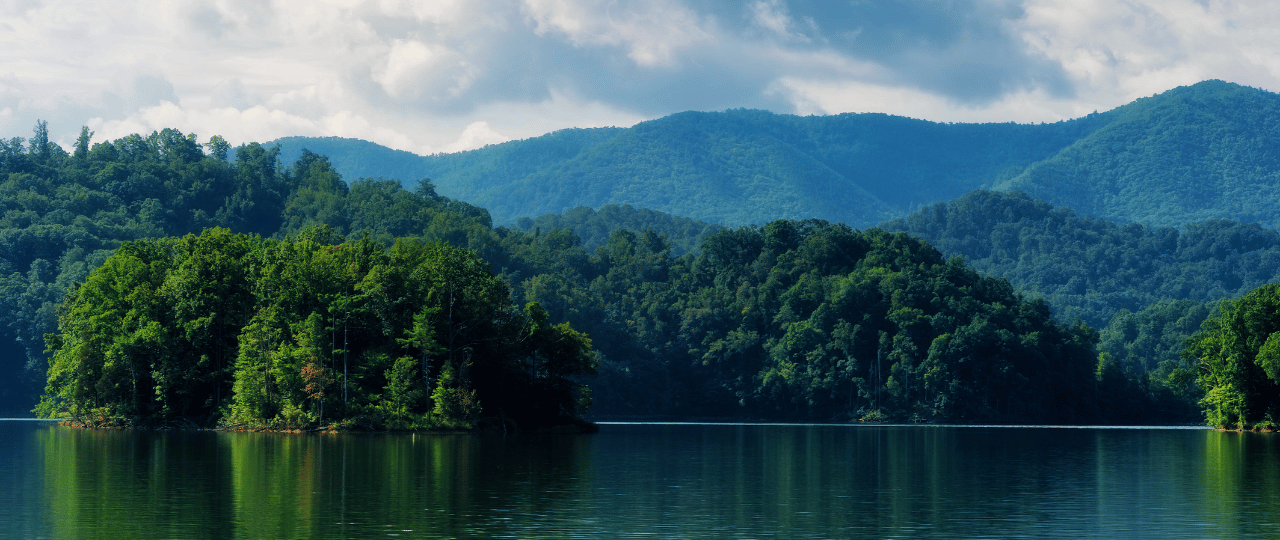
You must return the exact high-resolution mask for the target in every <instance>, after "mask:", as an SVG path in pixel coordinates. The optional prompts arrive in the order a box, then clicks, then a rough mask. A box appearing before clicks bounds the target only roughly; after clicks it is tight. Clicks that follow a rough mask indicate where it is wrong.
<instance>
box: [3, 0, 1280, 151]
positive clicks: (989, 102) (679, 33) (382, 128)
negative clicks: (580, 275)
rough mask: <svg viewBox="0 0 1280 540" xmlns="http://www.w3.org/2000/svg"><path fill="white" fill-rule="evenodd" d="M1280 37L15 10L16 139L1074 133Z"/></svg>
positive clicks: (626, 17)
mask: <svg viewBox="0 0 1280 540" xmlns="http://www.w3.org/2000/svg"><path fill="white" fill-rule="evenodd" d="M815 6H816V7H815ZM1019 7H1021V9H1019ZM894 9H898V10H900V11H901V12H898V11H893V10H894ZM858 10H864V11H866V10H871V11H869V12H867V13H871V14H872V15H875V16H878V17H881V19H877V20H876V21H879V22H885V21H887V22H888V23H890V25H891V26H892V24H898V25H900V26H893V27H892V28H889V29H888V30H884V25H883V24H881V25H880V26H876V25H875V24H872V23H871V22H867V21H863V20H861V19H858V18H857V17H859V16H861V15H859V14H860V13H863V12H862V11H858ZM877 10H879V11H877ZM913 17H914V18H913ZM969 19H975V20H979V19H980V20H979V22H978V23H974V24H968V23H965V21H967V20H969ZM876 21H872V22H876ZM894 21H898V22H894ZM901 21H909V22H905V23H904V22H901ZM956 21H960V22H956ZM877 24H879V23H877ZM901 25H908V26H901ZM910 25H915V26H910ZM1275 28H1280V4H1276V3H1271V2H1266V1H1262V0H1244V1H1220V0H1207V1H1199V2H1197V1H1192V0H1117V1H1103V0H1079V1H1071V2H1067V1H1065V0H1025V1H1022V2H1020V3H1019V2H1015V1H1014V0H1008V1H1006V0H993V1H988V0H956V1H953V2H945V3H938V2H930V1H928V0H920V2H918V3H917V2H905V3H892V4H888V3H883V4H882V3H862V4H852V3H825V4H824V3H812V2H810V3H800V2H790V3H788V2H787V1H786V0H752V1H750V2H739V1H731V0H708V1H707V2H693V1H691V0H651V1H647V2H646V1H639V0H469V1H468V0H432V1H415V0H272V1H266V2H264V1H260V0H202V1H195V0H180V1H173V2H154V1H151V2H143V1H132V2H131V1H120V2H111V3H95V2H75V1H72V0H47V1H41V2H37V1H32V2H25V3H15V2H7V3H0V47H3V50H5V51H6V54H5V55H3V56H2V57H0V131H2V132H0V137H13V136H23V137H26V136H30V132H31V131H30V130H31V126H32V125H34V123H35V121H36V119H43V120H47V121H49V127H50V130H51V136H52V137H53V138H54V139H55V140H57V141H59V142H63V143H67V142H69V141H72V140H74V139H75V137H76V135H78V133H79V128H80V126H81V125H89V126H90V128H91V129H93V130H95V131H96V132H97V134H96V135H95V139H96V140H103V139H106V138H115V137H120V136H124V135H127V134H129V133H133V132H150V131H151V130H158V129H163V128H166V127H173V128H177V129H181V130H183V131H184V132H195V133H197V134H198V135H199V136H200V137H201V138H202V139H204V138H207V137H208V136H210V135H213V134H220V135H222V136H224V137H226V138H227V139H228V140H230V141H233V142H237V143H238V142H247V141H254V140H256V141H265V140H270V139H273V138H276V137H280V136H285V135H313V136H329V135H335V136H344V137H359V138H364V139H368V140H373V141H375V142H378V143H381V144H385V145H388V146H392V147H394V148H399V149H405V150H410V151H415V152H419V153H430V152H438V151H452V150H461V149H467V148H470V147H475V146H482V145H484V144H491V143H494V142H500V141H502V140H509V139H520V138H527V137H533V136H537V135H541V134H543V133H546V132H550V131H554V130H556V129H561V128H566V127H592V126H607V125H619V126H627V125H632V124H634V123H636V122H638V121H641V120H645V119H649V118H653V117H656V116H661V115H665V114H670V113H675V112H679V111H681V110H685V109H689V108H697V109H703V110H715V109H725V108H731V107H742V106H746V107H767V108H771V109H773V110H775V111H777V112H801V113H839V112H852V111H857V112H888V113H893V114H900V115H904V116H911V117H917V118H926V119H930V120H939V121H1009V120H1013V121H1028V122H1029V121H1053V120H1057V119H1064V118H1071V117H1075V116H1079V115H1082V114H1086V113H1088V112H1092V111H1093V110H1095V109H1096V110H1106V109H1109V108H1112V107H1115V106H1118V105H1122V104H1124V103H1126V102H1128V101H1131V100H1132V99H1135V98H1137V97H1142V96H1147V95H1151V94H1153V93H1157V92H1162V91H1164V90H1168V89H1169V88H1171V87H1173V86H1178V85H1184V84H1191V83H1194V82H1197V81H1199V80H1203V79H1206V78H1221V79H1225V80H1229V81H1233V82H1238V83H1242V84H1247V85H1251V86H1256V87H1261V88H1266V89H1278V88H1280V42H1278V41H1276V40H1275V39H1274V38H1273V37H1272V36H1273V34H1274V33H1275V30H1274V29H1275ZM864 29H865V30H866V31H863V30H864ZM904 32H905V33H904ZM975 32H994V33H995V34H998V35H995V34H993V35H995V37H992V38H990V39H986V38H984V37H983V36H974V35H970V34H973V33H975ZM904 36H905V37H904ZM875 40H880V41H875ZM922 43H923V45H921V44H922ZM894 47H898V49H894V50H895V51H896V52H894V53H893V54H880V53H879V52H878V51H884V50H889V49H892V48H894ZM1006 64H1009V65H1006ZM955 65H961V67H960V68H956V67H955ZM1018 70H1023V71H1021V72H1019V71H1018ZM1035 70H1040V71H1035ZM939 71H946V73H938V72H939ZM1045 73H1048V75H1045ZM993 77H1006V78H1005V79H1002V80H1000V81H997V82H996V83H992V84H987V83H988V82H989V81H988V79H989V78H993ZM1055 77H1056V79H1055ZM1055 84H1056V85H1058V86H1054V85H1055ZM975 88H978V90H975ZM975 96H976V97H975Z"/></svg>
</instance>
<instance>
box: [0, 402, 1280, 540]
mask: <svg viewBox="0 0 1280 540" xmlns="http://www.w3.org/2000/svg"><path fill="white" fill-rule="evenodd" d="M0 509H3V510H0V536H3V537H6V538H8V537H15V538H384V537H397V536H399V537H407V538H451V537H456V538H503V537H507V538H631V537H638V538H892V537H904V538H1080V537H1097V538H1126V537H1133V538H1275V537H1277V535H1280V528H1278V527H1277V525H1278V524H1277V520H1280V434H1256V433H1244V434H1241V433H1217V432H1213V431H1208V430H1202V429H1105V428H1099V429H1091V428H1033V427H1028V428H1009V427H935V426H827V425H820V426H805V425H670V424H668V425H658V424H627V425H603V426H602V427H601V430H600V433H597V434H594V435H576V436H550V435H547V436H516V437H505V438H504V437H501V436H473V435H429V436H423V435H417V436H413V435H387V434H372V435H371V434H348V435H316V434H307V435H279V434H242V433H214V432H137V431H97V430H78V429H70V428H63V427H58V426H54V425H50V424H47V423H40V422H30V421H27V422H23V421H0Z"/></svg>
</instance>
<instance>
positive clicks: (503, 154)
mask: <svg viewBox="0 0 1280 540" xmlns="http://www.w3.org/2000/svg"><path fill="white" fill-rule="evenodd" d="M618 131H620V128H592V129H562V130H559V131H555V132H552V133H548V134H546V135H543V136H541V137H534V138H532V139H525V140H522V141H510V142H505V143H502V144H494V145H489V146H485V147H484V148H478V149H475V150H468V151H466V152H458V153H454V154H433V155H429V156H420V155H418V154H414V153H412V152H405V151H403V150H392V149H390V148H387V147H385V146H381V145H378V144H376V143H371V142H368V141H363V140H360V139H344V138H341V137H284V138H281V139H276V140H275V141H272V142H270V143H267V145H268V146H269V145H272V144H278V145H280V160H281V162H283V163H293V162H294V161H296V160H297V159H298V156H300V155H301V154H302V150H303V149H307V150H310V151H312V152H315V153H317V154H320V155H323V156H328V157H329V161H330V162H331V163H333V166H334V168H335V169H337V170H338V172H339V173H340V174H342V176H343V178H345V179H346V180H347V181H348V182H354V181H355V180H359V179H361V178H379V177H380V178H385V179H395V180H400V181H401V182H403V183H404V185H405V187H406V188H408V189H413V187H414V185H415V184H416V183H417V182H418V181H419V180H422V179H423V178H430V179H431V180H432V182H433V183H434V184H435V185H436V186H437V187H438V188H439V189H440V192H441V193H445V194H448V195H449V196H452V197H455V198H461V199H465V198H466V195H467V194H470V193H471V192H474V191H477V190H482V189H484V188H486V187H492V186H502V185H507V184H510V183H512V182H515V181H517V180H519V179H521V178H524V177H525V176H528V175H530V174H532V173H534V172H537V171H538V170H540V169H543V168H546V167H549V166H554V165H556V164H558V163H561V162H563V161H565V160H568V159H570V158H573V157H574V156H576V155H578V154H579V153H580V152H581V151H582V150H583V149H584V148H587V147H590V146H592V145H594V144H597V143H599V142H600V141H602V140H605V139H607V138H609V137H611V136H613V135H614V134H615V133H617V132H618Z"/></svg>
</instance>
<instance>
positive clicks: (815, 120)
mask: <svg viewBox="0 0 1280 540" xmlns="http://www.w3.org/2000/svg"><path fill="white" fill-rule="evenodd" d="M1107 118H1108V116H1107V115H1105V114H1103V115H1093V116H1090V117H1088V118H1083V119H1078V120H1072V121H1070V122H1059V123H1056V124H1047V125H1018V124H941V123H935V122H927V121H923V120H913V119H909V118H902V117H895V116H888V115H883V114H843V115H837V116H823V117H817V116H810V117H799V116H792V115H777V114H772V113H768V112H764V111H753V110H732V111H725V112H718V113H702V112H686V113H680V114H676V115H672V116H668V117H665V118H661V119H658V120H653V121H650V122H642V123H640V124H637V125H636V126H633V127H631V128H626V129H619V128H603V129H566V130H561V131H557V132H554V133H550V134H548V135H544V136H542V137H536V138H533V139H528V140H523V141H512V142H507V143H503V144H498V145H491V146H487V147H485V148H481V149H478V150H472V151H469V152H461V153H457V154H443V155H434V156H425V157H417V158H416V159H414V157H413V156H412V155H406V154H407V153H403V152H395V151H390V150H387V151H384V152H381V153H379V152H374V151H371V150H370V148H369V147H368V144H369V143H366V142H364V141H356V140H351V139H335V138H327V139H309V138H303V137H293V138H287V139H281V140H279V141H276V142H278V143H279V144H280V145H281V156H282V158H283V159H284V160H286V162H287V160H288V159H291V158H292V157H293V156H295V155H298V154H300V152H301V150H302V149H303V148H307V149H309V150H311V151H313V152H316V153H319V154H323V155H328V156H330V159H331V161H332V162H333V163H334V166H335V168H337V169H338V170H339V171H340V172H341V173H342V174H343V176H344V177H346V178H348V179H355V178H361V177H367V176H382V177H388V178H396V179H400V180H404V181H406V182H410V183H411V182H412V181H414V180H418V179H421V178H431V179H432V181H433V182H434V183H435V186H436V188H437V191H438V192H439V193H440V194H442V195H446V196H449V197H452V198H455V199H460V200H465V201H468V202H470V203H472V204H476V205H478V206H482V207H484V208H486V209H488V210H489V211H490V213H491V214H492V215H493V219H494V222H495V223H498V224H506V223H512V222H514V221H515V220H516V219H518V218H520V217H528V216H536V215H542V214H558V213H562V212H564V211H566V210H568V209H570V208H574V207H577V206H587V207H592V208H598V207H601V206H604V205H606V204H629V205H632V206H634V207H637V208H649V209H653V210H658V211H661V212H665V213H670V214H675V215H681V216H688V217H691V218H694V219H699V220H704V221H709V222H714V223H719V224H724V225H741V224H748V223H764V222H766V221H769V220H772V219H776V218H797V219H799V218H812V217H817V218H820V219H825V220H829V221H838V222H846V223H849V224H851V225H854V226H858V227H865V226H870V225H872V224H875V223H878V222H880V221H883V220H885V219H889V218H892V217H894V216H899V215H903V214H905V213H906V212H908V211H909V210H910V209H913V208H915V207H917V206H919V205H922V204H927V203H930V202H934V201H938V200H945V199H950V198H955V197H958V196H960V195H962V194H964V193H966V192H968V191H970V190H972V189H977V188H981V187H987V186H990V185H991V183H992V182H994V181H996V180H998V179H1000V178H1002V177H1003V176H1011V175H1013V174H1016V173H1018V172H1020V171H1022V170H1023V169H1024V168H1025V167H1027V166H1029V165H1031V164H1033V163H1035V162H1037V161H1039V160H1042V159H1045V158H1048V157H1050V156H1053V155H1054V154H1056V153H1057V152H1058V151H1060V150H1061V149H1062V148H1065V147H1066V146H1068V145H1070V144H1071V143H1072V142H1074V141H1076V140H1077V139H1079V138H1080V137H1082V136H1084V135H1086V134H1088V133H1089V132H1091V131H1093V130H1095V129H1097V128H1099V127H1101V126H1102V125H1105V123H1106V121H1107V120H1106V119H1107ZM344 154H351V155H355V156H358V158H351V157H350V156H348V155H344ZM370 161H377V162H378V163H370Z"/></svg>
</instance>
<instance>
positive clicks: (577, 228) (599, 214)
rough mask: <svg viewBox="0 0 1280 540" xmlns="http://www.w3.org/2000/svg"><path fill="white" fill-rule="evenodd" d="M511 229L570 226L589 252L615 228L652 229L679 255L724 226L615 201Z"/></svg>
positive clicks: (524, 221) (692, 250) (523, 222)
mask: <svg viewBox="0 0 1280 540" xmlns="http://www.w3.org/2000/svg"><path fill="white" fill-rule="evenodd" d="M512 228H513V229H516V230H519V231H522V232H526V233H532V232H535V231H551V230H554V229H567V230H569V231H570V232H572V233H573V234H574V235H577V237H578V238H579V239H581V241H582V246H583V247H584V248H585V249H586V250H587V251H588V252H590V251H594V250H595V249H596V248H598V247H601V246H604V245H605V244H607V243H608V241H609V235H610V234H612V233H613V231H614V230H617V229H625V230H628V231H631V232H633V233H636V234H640V233H643V232H644V231H646V230H652V231H654V232H656V233H659V234H662V235H664V236H666V237H667V239H668V240H670V241H671V244H672V251H673V252H674V253H675V254H676V255H680V254H683V253H694V254H695V255H696V254H697V251H698V249H699V248H700V247H701V246H702V243H703V242H705V241H706V240H707V238H709V237H710V236H711V235H713V234H715V233H717V232H720V231H722V230H724V227H721V226H719V225H714V224H711V223H706V222H703V221H698V220H694V219H689V218H682V217H677V216H673V215H670V214H663V213H661V212H656V211H653V210H645V209H639V210H638V209H635V208H632V207H631V206H630V205H616V204H608V205H605V206H603V207H601V208H600V209H599V210H592V209H590V208H587V207H585V206H579V207H577V208H572V209H570V210H568V211H566V212H565V213H564V214H544V215H542V216H538V217H537V218H533V219H529V218H521V219H519V220H517V221H516V223H515V225H514V226H513V227H512Z"/></svg>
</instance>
